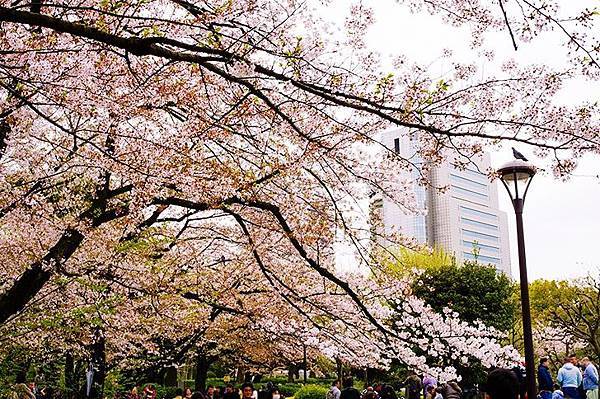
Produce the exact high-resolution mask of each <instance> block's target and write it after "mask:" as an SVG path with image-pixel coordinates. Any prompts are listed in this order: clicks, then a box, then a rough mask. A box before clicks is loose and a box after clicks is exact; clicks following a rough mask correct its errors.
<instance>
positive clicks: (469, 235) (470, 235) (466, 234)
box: [462, 229, 500, 243]
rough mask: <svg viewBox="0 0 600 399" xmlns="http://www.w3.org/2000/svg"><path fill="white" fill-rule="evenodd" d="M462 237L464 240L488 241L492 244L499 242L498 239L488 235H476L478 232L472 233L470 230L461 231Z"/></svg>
mask: <svg viewBox="0 0 600 399" xmlns="http://www.w3.org/2000/svg"><path fill="white" fill-rule="evenodd" d="M462 235H463V237H465V238H471V239H475V240H487V241H490V242H493V243H499V242H500V239H499V238H498V237H496V236H493V235H490V234H484V233H478V232H476V231H472V230H466V229H462Z"/></svg>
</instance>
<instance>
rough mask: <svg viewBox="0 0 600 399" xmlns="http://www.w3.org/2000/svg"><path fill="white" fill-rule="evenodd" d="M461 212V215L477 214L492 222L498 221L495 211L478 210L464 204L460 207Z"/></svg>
mask: <svg viewBox="0 0 600 399" xmlns="http://www.w3.org/2000/svg"><path fill="white" fill-rule="evenodd" d="M460 213H461V215H466V216H476V217H478V218H483V219H486V220H488V221H490V222H492V221H493V222H497V221H498V216H496V215H494V214H493V213H488V212H483V211H478V210H477V209H473V208H467V207H466V206H462V205H461V207H460Z"/></svg>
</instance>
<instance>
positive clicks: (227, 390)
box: [126, 382, 284, 399]
mask: <svg viewBox="0 0 600 399" xmlns="http://www.w3.org/2000/svg"><path fill="white" fill-rule="evenodd" d="M156 396H157V391H156V388H155V387H154V385H152V384H148V385H146V387H144V389H143V390H140V388H139V387H137V386H136V387H133V388H132V389H131V391H130V392H129V394H128V395H127V396H126V399H156ZM172 399H284V398H283V395H281V393H280V392H279V389H278V388H277V387H276V386H275V385H274V384H273V383H271V382H268V383H267V384H265V386H264V387H263V388H262V389H261V390H258V391H257V390H256V389H254V385H253V384H252V383H250V382H246V383H244V384H242V386H241V388H240V389H239V390H238V389H236V388H235V386H234V385H233V384H227V385H226V386H224V387H219V386H212V385H209V386H208V387H207V388H206V390H196V391H192V389H191V388H185V389H181V388H177V389H176V390H175V396H174V397H173V398H172Z"/></svg>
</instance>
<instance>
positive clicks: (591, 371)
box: [581, 357, 598, 399]
mask: <svg viewBox="0 0 600 399" xmlns="http://www.w3.org/2000/svg"><path fill="white" fill-rule="evenodd" d="M581 365H582V366H583V367H584V370H583V389H584V391H585V397H586V399H598V369H596V366H594V364H593V363H592V362H591V361H590V359H589V358H588V357H584V358H583V359H581Z"/></svg>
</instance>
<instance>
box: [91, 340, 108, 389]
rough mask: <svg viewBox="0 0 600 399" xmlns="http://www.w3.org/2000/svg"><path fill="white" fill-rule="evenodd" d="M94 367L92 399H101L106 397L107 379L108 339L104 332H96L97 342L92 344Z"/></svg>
mask: <svg viewBox="0 0 600 399" xmlns="http://www.w3.org/2000/svg"><path fill="white" fill-rule="evenodd" d="M92 365H93V367H94V382H93V384H92V391H91V394H90V397H91V399H101V398H102V397H103V396H104V380H105V379H106V338H105V337H104V332H103V331H102V330H100V329H97V330H96V337H95V342H94V343H93V344H92Z"/></svg>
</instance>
